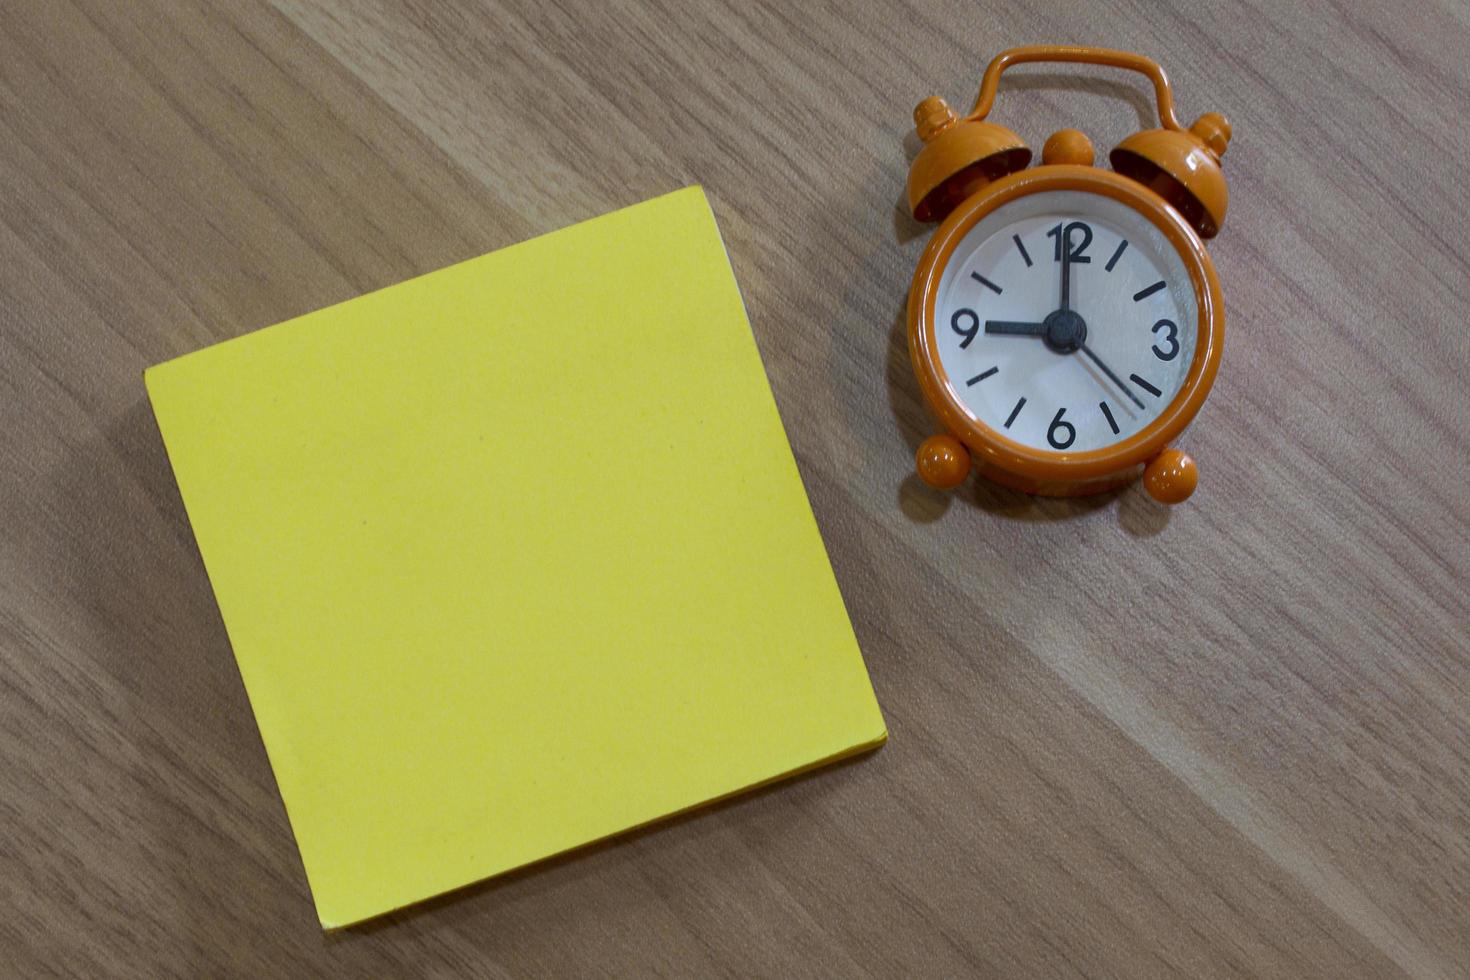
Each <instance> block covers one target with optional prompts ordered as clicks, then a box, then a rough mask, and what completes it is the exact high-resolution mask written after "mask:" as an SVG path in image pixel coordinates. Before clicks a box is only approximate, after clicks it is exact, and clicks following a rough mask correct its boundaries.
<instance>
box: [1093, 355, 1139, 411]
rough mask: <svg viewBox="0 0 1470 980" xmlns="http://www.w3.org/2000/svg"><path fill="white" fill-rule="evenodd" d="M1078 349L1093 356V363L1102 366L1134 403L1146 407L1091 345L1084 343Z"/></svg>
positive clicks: (1105, 372)
mask: <svg viewBox="0 0 1470 980" xmlns="http://www.w3.org/2000/svg"><path fill="white" fill-rule="evenodd" d="M1077 349H1078V350H1080V351H1081V352H1082V353H1084V354H1086V355H1087V356H1088V357H1090V358H1092V363H1094V364H1096V365H1097V366H1098V367H1099V368H1101V369H1102V373H1103V374H1106V375H1107V376H1108V378H1109V379H1110V380H1111V381H1112V382H1113V384H1115V385H1117V386H1118V390H1119V391H1121V392H1122V393H1123V394H1125V395H1127V396H1128V398H1129V400H1130V401H1132V402H1133V404H1135V405H1137V406H1138V407H1139V408H1140V409H1142V408H1143V407H1144V406H1143V402H1142V401H1140V400H1139V398H1138V396H1137V395H1135V394H1134V393H1133V389H1131V388H1129V387H1128V386H1127V385H1125V384H1124V383H1123V381H1122V379H1121V378H1119V377H1118V376H1117V375H1116V374H1114V373H1113V369H1112V368H1110V367H1108V366H1107V365H1106V364H1104V363H1103V362H1102V358H1100V357H1098V356H1097V355H1096V354H1094V353H1093V352H1092V348H1091V347H1088V346H1087V345H1086V344H1082V345H1081V346H1079V347H1078V348H1077Z"/></svg>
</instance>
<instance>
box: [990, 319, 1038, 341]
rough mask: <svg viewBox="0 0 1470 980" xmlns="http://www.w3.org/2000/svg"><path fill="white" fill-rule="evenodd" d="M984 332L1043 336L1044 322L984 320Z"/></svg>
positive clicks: (1018, 335)
mask: <svg viewBox="0 0 1470 980" xmlns="http://www.w3.org/2000/svg"><path fill="white" fill-rule="evenodd" d="M985 332H986V333H1000V334H1010V335H1011V336H1016V337H1045V336H1046V324H1044V323H1020V322H1018V321H1016V320H986V321H985Z"/></svg>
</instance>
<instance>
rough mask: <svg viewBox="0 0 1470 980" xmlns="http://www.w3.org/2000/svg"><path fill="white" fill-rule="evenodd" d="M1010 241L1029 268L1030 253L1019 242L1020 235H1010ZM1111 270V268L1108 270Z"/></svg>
mask: <svg viewBox="0 0 1470 980" xmlns="http://www.w3.org/2000/svg"><path fill="white" fill-rule="evenodd" d="M1011 241H1013V242H1015V243H1016V248H1018V249H1020V250H1021V258H1023V259H1025V260H1026V268H1028V269H1029V268H1031V255H1030V254H1029V253H1028V252H1027V251H1026V246H1025V245H1022V244H1021V236H1020V235H1012V236H1011ZM1109 271H1111V270H1109Z"/></svg>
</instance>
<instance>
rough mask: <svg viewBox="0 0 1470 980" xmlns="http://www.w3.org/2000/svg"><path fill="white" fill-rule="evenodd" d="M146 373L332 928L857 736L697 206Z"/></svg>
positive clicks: (835, 600) (854, 679)
mask: <svg viewBox="0 0 1470 980" xmlns="http://www.w3.org/2000/svg"><path fill="white" fill-rule="evenodd" d="M146 382H147V387H148V393H149V396H150V398H151V399H152V402H153V407H154V411H155V413H156V414H157V417H158V423H159V428H160V429H161V431H162V433H163V437H164V442H165V444H166V445H167V448H168V454H169V458H170V460H171V462H172V464H173V468H174V473H175V475H176V477H177V479H178V483H179V488H180V490H181V492H182V494H183V498H184V502H185V505H186V507H187V509H188V512H189V518H190V521H191V523H192V524H193V527H194V533H195V535H196V537H197V539H198V542H199V549H200V552H201V553H202V554H203V557H204V562H205V565H206V567H207V569H208V573H209V577H210V581H211V582H212V583H213V586H214V591H215V596H216V598H217V600H218V602H219V606H220V611H221V613H222V615H223V618H224V622H225V626H226V628H227V630H228V632H229V636H230V642H231V644H232V646H233V647H234V651H235V656H236V658H237V659H238V661H239V665H240V673H241V675H242V676H243V678H244V681H245V686H246V689H247V691H248V693H249V696H250V701H251V704H252V706H253V708H254V710H255V715H256V719H257V721H258V722H259V724H260V730H261V734H262V736H263V737H264V740H265V745H266V749H267V751H268V752H269V754H270V759H271V764H272V766H273V768H274V769H275V774H276V778H277V780H278V781H279V784H280V789H281V796H282V798H283V799H284V801H285V804H286V809H287V811H288V813H289V815H290V820H291V826H292V828H293V830H294V831H295V834H296V840H297V843H298V845H299V846H300V849H301V856H302V860H303V863H304V864H305V867H306V874H307V878H308V880H309V882H310V884H311V890H312V894H313V896H314V898H315V900H316V905H317V912H318V915H319V917H320V918H321V921H322V923H323V925H325V926H327V927H329V928H330V927H336V926H342V925H348V924H351V923H353V922H357V921H360V920H362V919H365V918H369V917H371V916H374V915H378V914H380V913H383V912H387V911H390V910H392V909H395V908H398V907H400V906H403V905H406V904H409V903H412V902H415V901H418V900H420V899H424V898H428V897H430V896H432V895H435V894H438V893H440V892H444V891H447V890H449V889H453V888H456V887H458V886H461V885H465V884H468V883H470V882H474V881H477V880H479V879H482V878H486V877H489V876H491V875H495V874H498V873H500V872H503V871H507V870H509V869H511V868H516V867H519V866H521V865H524V864H527V863H530V862H533V861H536V860H538V859H540V858H545V857H548V856H550V855H553V854H556V853H558V852H561V851H565V850H567V849H569V848H574V847H577V846H578V845H581V844H585V843H588V842H590V841H594V840H597V839H599V838H602V837H606V836H608V835H611V834H616V833H618V832H619V831H623V830H627V829H629V828H632V827H636V826H639V825H640V824H644V823H648V822H650V821H653V820H657V819H658V818H660V817H663V816H667V815H669V814H673V813H676V812H678V811H681V810H685V809H688V808H690V807H693V806H697V805H699V804H701V803H705V802H708V801H710V800H714V799H717V798H719V797H723V796H727V795H729V794H732V793H736V792H739V791H740V790H743V789H747V788H749V787H752V786H755V785H757V784H760V783H764V782H768V781H770V780H772V779H775V778H778V777H780V776H783V775H788V774H791V773H794V772H797V771H799V770H802V769H805V768H808V767H811V766H813V765H817V764H819V763H822V762H826V761H830V760H834V759H837V758H839V757H842V756H845V755H848V754H850V753H853V752H855V751H859V750H861V749H865V748H871V747H873V746H876V745H878V744H880V743H881V742H882V741H883V739H884V738H885V731H884V726H883V720H882V717H881V715H880V714H879V711H878V706H877V703H876V702H875V700H874V697H873V691H872V687H871V684H870V682H869V680H868V676H867V672H866V670H865V669H864V666H863V662H862V657H861V654H860V653H859V651H858V648H857V644H856V641H855V640H854V637H853V632H852V627H851V625H850V623H849V621H848V618H847V614H846V612H845V611H844V608H843V604H842V598H841V596H840V595H839V593H838V590H837V585H836V582H835V581H834V579H833V576H832V570H831V566H830V565H829V564H828V561H827V557H826V553H825V551H824V549H823V546H822V541H821V538H820V536H819V535H818V532H817V528H816V525H815V523H814V521H813V519H812V514H811V509H810V506H809V505H808V503H807V499H806V497H805V495H804V493H803V491H802V486H801V480H800V477H799V476H798V473H797V470H796V466H795V463H794V461H793V459H792V455H791V450H790V448H789V446H788V445H787V442H786V438H785V435H784V433H783V431H782V428H781V420H780V418H779V416H778V415H777V412H776V406H775V403H774V401H773V400H772V398H771V392H770V388H769V386H768V384H767V381H766V377H765V374H764V372H763V370H762V367H761V361H760V356H759V353H758V352H757V350H756V347H755V343H754V340H753V338H752V336H751V332H750V327H749V324H748V323H747V322H746V318H745V312H744V308H743V306H742V304H741V299H740V294H739V291H738V289H737V287H736V284H735V280H734V277H733V275H732V273H731V270H730V264H729V260H728V259H727V257H726V255H725V251H724V247H723V245H722V243H721V241H720V235H719V231H718V229H717V228H716V227H715V222H714V217H713V215H712V214H711V212H710V209H709V205H708V202H707V201H706V200H705V197H704V194H703V192H702V191H700V190H699V189H698V188H689V189H686V190H683V191H679V192H677V193H674V194H670V195H668V196H665V197H661V198H658V199H656V200H653V201H649V202H647V203H645V204H641V205H638V206H636V207H631V208H627V209H625V210H622V211H618V212H616V213H613V214H610V215H606V216H604V217H601V218H597V219H594V220H592V221H588V222H585V223H583V224H580V225H577V226H575V227H572V228H568V229H566V230H563V231H560V232H556V233H554V234H550V235H546V236H544V237H542V238H537V239H534V240H532V241H529V242H525V243H523V244H521V245H517V246H514V247H512V248H507V249H504V250H502V251H499V252H494V253H492V254H490V255H485V256H482V257H480V258H478V259H473V260H471V261H468V262H464V263H461V264H459V265H455V266H452V267H450V268H447V269H443V270H440V271H439V272H435V273H432V274H430V275H426V276H423V277H421V278H418V279H414V280H411V281H409V282H405V283H402V284H400V285H397V286H393V287H391V288H388V289H385V290H382V291H380V292H376V293H372V294H370V295H367V296H363V297H361V298H358V299H354V300H351V301H349V302H346V303H343V304H341V305H339V306H334V307H331V308H329V309H325V310H321V311H319V312H316V313H312V314H309V315H307V316H303V317H300V318H298V319H295V320H291V321H288V322H286V323H282V324H279V325H277V326H274V327H271V328H268V329H265V330H260V331H257V332H255V333H252V334H248V335H246V336H243V337H240V338H238V339H236V340H231V341H228V342H226V343H222V344H219V345H216V346H214V347H210V348H208V349H206V350H202V351H199V352H197V353H194V354H190V355H188V356H185V357H181V358H179V359H177V360H173V361H170V362H168V363H166V364H162V365H159V366H157V367H154V368H151V369H150V370H149V371H148V372H147V374H146Z"/></svg>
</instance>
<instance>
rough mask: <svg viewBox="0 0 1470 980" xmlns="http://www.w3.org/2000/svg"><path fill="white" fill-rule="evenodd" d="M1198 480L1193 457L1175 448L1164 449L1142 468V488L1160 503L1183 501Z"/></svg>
mask: <svg viewBox="0 0 1470 980" xmlns="http://www.w3.org/2000/svg"><path fill="white" fill-rule="evenodd" d="M1198 482H1199V467H1197V466H1195V465H1194V457H1193V456H1190V455H1189V454H1188V453H1183V452H1180V451H1179V450H1177V449H1165V450H1164V451H1163V452H1161V453H1159V454H1158V455H1157V456H1156V457H1154V460H1153V462H1151V463H1149V464H1148V466H1146V467H1144V470H1143V488H1144V489H1145V490H1147V491H1148V493H1149V496H1150V497H1153V498H1154V499H1155V500H1157V501H1158V502H1159V503H1161V504H1182V503H1184V501H1186V500H1188V499H1189V495H1190V494H1192V493H1194V487H1195V484H1197V483H1198Z"/></svg>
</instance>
